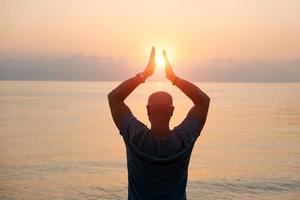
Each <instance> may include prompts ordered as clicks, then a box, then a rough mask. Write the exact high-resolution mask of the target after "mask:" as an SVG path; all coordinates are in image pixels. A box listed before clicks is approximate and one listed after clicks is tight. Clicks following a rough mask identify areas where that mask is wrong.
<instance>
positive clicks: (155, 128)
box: [151, 123, 170, 140]
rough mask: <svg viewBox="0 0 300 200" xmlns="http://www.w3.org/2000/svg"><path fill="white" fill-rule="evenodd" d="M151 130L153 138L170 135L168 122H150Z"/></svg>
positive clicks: (164, 137)
mask: <svg viewBox="0 0 300 200" xmlns="http://www.w3.org/2000/svg"><path fill="white" fill-rule="evenodd" d="M151 132H152V134H153V135H154V137H155V139H159V140H164V139H166V138H168V136H169V135H170V127H169V123H167V124H163V123H157V124H151Z"/></svg>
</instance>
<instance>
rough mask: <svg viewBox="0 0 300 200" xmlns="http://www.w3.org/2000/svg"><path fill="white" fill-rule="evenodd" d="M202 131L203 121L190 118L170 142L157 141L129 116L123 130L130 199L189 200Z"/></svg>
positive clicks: (140, 123)
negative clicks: (194, 153) (190, 173)
mask: <svg viewBox="0 0 300 200" xmlns="http://www.w3.org/2000/svg"><path fill="white" fill-rule="evenodd" d="M200 131H201V127H200V123H199V121H198V120H197V119H196V118H194V117H193V116H191V115H188V116H187V117H186V118H185V119H184V120H183V122H182V123H181V124H180V125H179V126H177V127H175V128H174V129H173V130H172V133H171V134H170V135H169V137H168V138H167V139H166V140H156V139H155V138H154V137H153V135H152V133H151V132H150V130H149V128H148V127H147V126H146V125H144V124H143V123H142V122H140V121H139V120H137V119H136V118H135V117H134V116H133V115H132V113H129V114H128V115H127V116H126V117H125V118H124V119H123V120H122V122H121V130H120V134H121V135H122V136H123V139H124V142H125V145H126V154H127V169H128V199H129V200H140V199H141V200H147V199H151V200H153V199H164V200H167V199H172V200H177V199H178V200H179V199H180V200H182V199H186V193H185V191H186V184H187V177H188V165H189V161H190V156H191V152H192V149H193V146H194V143H195V141H196V139H197V138H198V136H199V135H200Z"/></svg>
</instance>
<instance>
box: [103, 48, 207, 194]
mask: <svg viewBox="0 0 300 200" xmlns="http://www.w3.org/2000/svg"><path fill="white" fill-rule="evenodd" d="M163 55H164V59H165V62H166V66H165V72H166V77H167V78H168V79H169V80H170V81H171V82H172V83H173V85H175V86H177V87H178V88H179V89H180V90H182V92H183V93H184V94H186V95H187V96H188V97H189V98H190V99H191V100H192V101H193V103H194V106H193V107H192V108H191V109H190V111H189V112H188V114H187V116H186V118H185V119H184V120H183V121H182V122H181V123H180V124H179V125H178V126H176V127H175V128H174V129H173V130H170V127H169V122H170V119H171V117H172V115H173V111H174V106H173V102H172V97H171V95H170V94H168V93H166V92H156V93H154V94H151V95H150V97H149V99H148V105H147V111H148V117H149V121H150V123H151V128H150V129H149V128H147V127H146V126H145V125H144V124H143V123H142V122H140V121H139V120H137V119H136V118H135V117H134V116H133V114H132V113H131V111H130V109H129V108H128V106H127V105H126V104H125V103H124V100H125V99H126V97H127V96H128V95H129V94H130V93H131V92H132V91H133V90H134V89H135V88H136V87H137V86H138V85H140V84H141V83H143V82H145V80H146V79H147V78H148V77H149V76H151V75H152V74H153V72H154V69H155V49H154V48H152V51H151V55H150V60H149V63H148V65H147V67H146V69H145V70H144V72H142V73H139V74H137V75H136V76H135V77H133V78H131V79H128V80H126V81H124V82H123V83H121V84H120V85H119V86H118V87H117V88H116V89H114V90H113V91H111V92H110V93H109V95H108V100H109V106H110V110H111V114H112V117H113V120H114V122H115V124H116V126H117V127H118V129H119V130H120V134H121V135H122V136H123V139H124V142H125V145H126V154H127V169H128V199H138V200H140V199H141V200H147V199H151V200H154V199H172V200H176V199H186V192H185V191H186V184H187V177H188V165H189V161H190V156H191V152H192V149H193V146H194V143H195V141H196V140H197V138H198V136H199V135H200V132H201V130H202V128H203V126H204V124H205V121H206V117H207V112H208V108H209V101H210V99H209V97H208V96H207V95H206V94H205V93H204V92H202V91H201V90H200V89H199V88H198V87H197V86H195V85H193V84H192V83H190V82H188V81H186V80H183V79H181V78H179V77H178V76H176V75H175V74H174V72H173V70H172V68H171V65H170V64H169V61H168V59H167V55H166V52H165V51H163Z"/></svg>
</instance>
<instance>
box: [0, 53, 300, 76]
mask: <svg viewBox="0 0 300 200" xmlns="http://www.w3.org/2000/svg"><path fill="white" fill-rule="evenodd" d="M136 66H138V65H136ZM139 71H141V69H140V68H138V67H133V65H132V64H129V62H127V61H126V60H122V59H115V58H111V57H97V56H82V55H72V56H59V57H47V56H37V57H26V56H24V57H5V56H0V80H72V81H74V80H79V81H84V80H86V81H95V80H97V81H113V80H124V79H126V78H128V77H131V76H132V75H134V74H136V73H137V72H139ZM175 71H176V73H177V74H178V75H180V76H182V77H184V78H186V79H190V80H193V81H211V82H299V81H300V75H299V74H300V59H295V60H287V61H276V62H275V61H244V62H243V61H235V60H224V59H214V60H207V61H201V62H197V63H193V64H189V65H188V67H185V66H184V67H183V65H182V66H181V65H178V66H176V69H175Z"/></svg>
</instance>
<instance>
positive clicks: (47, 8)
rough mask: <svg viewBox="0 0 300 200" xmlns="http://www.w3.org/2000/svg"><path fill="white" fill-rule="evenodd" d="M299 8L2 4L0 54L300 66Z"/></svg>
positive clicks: (273, 4) (251, 0)
mask: <svg viewBox="0 0 300 200" xmlns="http://www.w3.org/2000/svg"><path fill="white" fill-rule="evenodd" d="M299 19H300V1H299V0H285V1H282V0H265V1H261V0H244V1H240V0H226V1H216V0H210V1H201V0H198V1H196V0H195V1H191V0H187V1H174V0H173V1H171V0H167V1H158V0H157V1H156V0H153V1H146V0H144V1H143V0H127V1H114V0H111V1H97V0H95V1H86V0H64V1H58V0H51V1H49V0H24V1H22V0H1V2H0V24H1V26H0V44H1V45H0V53H1V54H9V55H23V54H26V55H62V54H64V55H65V54H67V55H68V54H83V55H97V56H113V57H119V58H127V59H129V60H137V61H139V62H140V61H143V60H145V58H146V57H147V56H148V53H149V50H150V49H151V46H152V45H155V46H157V47H158V49H162V48H166V49H167V50H168V51H169V53H170V54H171V55H170V57H171V60H172V61H178V62H180V61H183V60H185V61H191V62H192V61H197V60H203V59H213V58H225V59H236V60H253V59H254V60H255V59H271V60H285V59H294V58H299V52H300V20H299Z"/></svg>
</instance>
